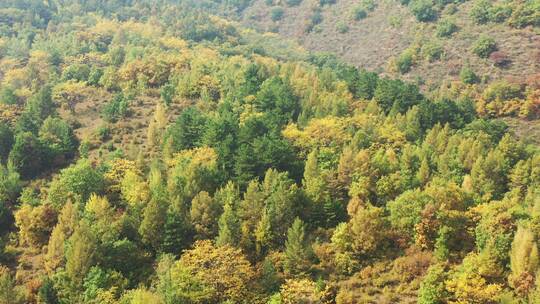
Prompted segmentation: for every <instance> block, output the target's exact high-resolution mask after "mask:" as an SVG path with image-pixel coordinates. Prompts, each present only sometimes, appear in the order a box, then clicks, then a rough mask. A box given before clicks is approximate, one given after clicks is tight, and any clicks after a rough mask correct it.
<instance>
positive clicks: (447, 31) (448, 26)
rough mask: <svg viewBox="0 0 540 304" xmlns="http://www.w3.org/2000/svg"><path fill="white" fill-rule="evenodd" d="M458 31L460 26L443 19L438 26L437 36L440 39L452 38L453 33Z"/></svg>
mask: <svg viewBox="0 0 540 304" xmlns="http://www.w3.org/2000/svg"><path fill="white" fill-rule="evenodd" d="M457 31H458V26H457V25H456V24H455V23H454V21H453V20H450V19H443V20H441V21H440V22H439V24H437V29H436V32H437V36H438V37H450V36H451V35H452V34H453V33H455V32H457Z"/></svg>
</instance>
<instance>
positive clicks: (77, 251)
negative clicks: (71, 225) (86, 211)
mask: <svg viewBox="0 0 540 304" xmlns="http://www.w3.org/2000/svg"><path fill="white" fill-rule="evenodd" d="M69 244H70V246H69V247H68V251H67V253H66V273H67V275H68V277H69V278H70V279H71V280H72V282H73V283H74V284H76V285H80V284H82V282H83V279H84V277H85V276H86V273H87V272H88V270H89V269H90V267H91V266H92V265H93V264H94V262H95V259H96V256H95V255H96V249H97V244H96V237H95V236H94V235H93V233H92V231H91V230H90V227H89V226H88V224H87V223H86V221H81V223H80V224H79V227H77V229H76V230H75V232H74V233H73V235H72V236H71V237H70V238H69Z"/></svg>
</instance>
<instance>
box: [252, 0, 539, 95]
mask: <svg viewBox="0 0 540 304" xmlns="http://www.w3.org/2000/svg"><path fill="white" fill-rule="evenodd" d="M412 2H415V1H412ZM416 2H420V3H428V5H429V4H430V3H431V4H432V5H433V13H432V14H433V17H429V18H427V19H421V20H422V21H420V20H418V17H416V16H415V15H414V13H413V12H412V9H411V5H410V4H409V5H407V4H402V3H401V2H400V1H392V0H382V1H378V0H338V1H319V0H303V1H275V0H274V1H268V0H255V1H253V2H252V3H251V5H250V6H249V7H247V8H246V9H245V11H244V12H243V14H242V23H243V24H244V25H247V26H250V27H253V28H256V29H259V30H262V31H271V32H276V33H279V34H280V35H282V36H284V37H287V38H291V39H295V40H296V41H298V42H300V43H301V44H302V45H303V46H305V47H306V48H307V49H309V50H312V51H324V52H332V53H334V54H337V55H338V56H339V57H340V58H343V59H344V60H346V61H347V62H350V63H352V64H354V65H356V66H358V67H360V68H366V69H369V70H374V71H378V72H383V73H386V74H391V75H396V74H398V73H399V71H396V67H395V64H394V61H395V59H396V58H399V57H400V56H402V54H404V53H406V52H407V51H409V52H411V53H412V54H413V56H412V57H413V59H412V61H413V63H412V66H411V68H410V71H402V72H401V74H404V76H403V77H405V78H407V79H410V80H414V81H417V82H420V83H425V84H426V86H427V87H428V88H431V89H433V88H436V87H438V86H439V85H441V83H443V82H444V81H451V80H457V79H459V73H460V71H461V69H462V67H463V66H465V65H469V66H470V67H471V68H472V69H473V70H474V71H475V73H477V75H478V76H479V77H480V78H481V79H482V80H483V81H485V82H489V81H492V80H496V79H501V78H511V79H513V80H514V81H526V79H527V78H528V77H530V76H532V75H535V74H538V73H540V35H539V31H540V30H539V29H538V27H535V26H534V25H535V24H534V22H538V21H534V22H530V24H521V23H520V24H519V25H516V24H514V23H512V20H511V18H512V13H513V14H514V15H515V14H517V13H516V11H518V10H519V9H520V8H515V7H513V6H512V5H513V4H508V1H481V0H476V1H446V2H445V1H435V2H433V1H416ZM529 2H531V3H533V4H531V9H532V10H536V11H535V12H533V14H536V16H537V17H536V18H538V14H540V13H539V12H538V11H539V10H540V7H539V4H538V3H535V1H529ZM296 3H298V4H296ZM324 3H328V4H324ZM440 3H442V4H440ZM515 3H520V2H517V1H516V2H515ZM499 6H500V8H499ZM477 7H484V8H485V9H486V10H488V12H486V14H487V16H486V18H491V19H492V20H493V21H482V22H479V21H478V18H476V19H475V18H474V17H473V13H474V12H475V10H478V8H477ZM490 7H491V11H489V10H490ZM512 9H513V11H512ZM280 12H281V13H280ZM364 14H365V16H364ZM279 15H281V16H279ZM491 15H496V16H495V17H489V16H491ZM448 24H452V26H448ZM445 25H446V26H447V27H455V28H454V29H451V30H450V31H451V33H448V34H441V33H439V34H438V31H439V32H441V31H442V30H441V28H443V27H444V26H445ZM536 25H538V24H536ZM483 36H486V37H491V38H493V39H494V41H495V43H496V44H497V50H498V52H499V55H500V56H504V57H505V59H506V60H507V61H508V62H507V63H505V64H503V65H500V64H497V60H500V59H498V58H496V56H492V58H491V59H490V58H489V57H488V58H481V57H479V56H476V55H475V54H474V53H473V51H472V48H473V46H474V44H475V42H476V41H477V40H478V39H479V38H480V37H483ZM430 52H431V53H430Z"/></svg>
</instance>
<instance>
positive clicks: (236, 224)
mask: <svg viewBox="0 0 540 304" xmlns="http://www.w3.org/2000/svg"><path fill="white" fill-rule="evenodd" d="M233 204H234V202H226V203H225V205H224V206H223V213H222V214H221V216H220V217H219V223H218V225H219V233H218V236H217V238H216V244H217V245H220V246H222V245H231V246H235V245H237V244H238V241H239V237H240V221H239V219H238V215H237V214H236V210H235V207H234V206H233Z"/></svg>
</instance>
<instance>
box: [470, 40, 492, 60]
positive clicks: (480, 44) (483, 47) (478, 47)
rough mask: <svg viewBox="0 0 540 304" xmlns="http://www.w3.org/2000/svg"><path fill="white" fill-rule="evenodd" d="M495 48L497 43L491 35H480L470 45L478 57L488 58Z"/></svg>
mask: <svg viewBox="0 0 540 304" xmlns="http://www.w3.org/2000/svg"><path fill="white" fill-rule="evenodd" d="M496 50H497V43H496V42H495V40H494V39H493V38H491V37H487V36H481V37H480V38H478V40H476V42H475V43H474V44H473V46H472V51H473V53H474V54H476V55H477V56H478V57H480V58H488V57H489V55H491V53H493V52H495V51H496Z"/></svg>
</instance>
